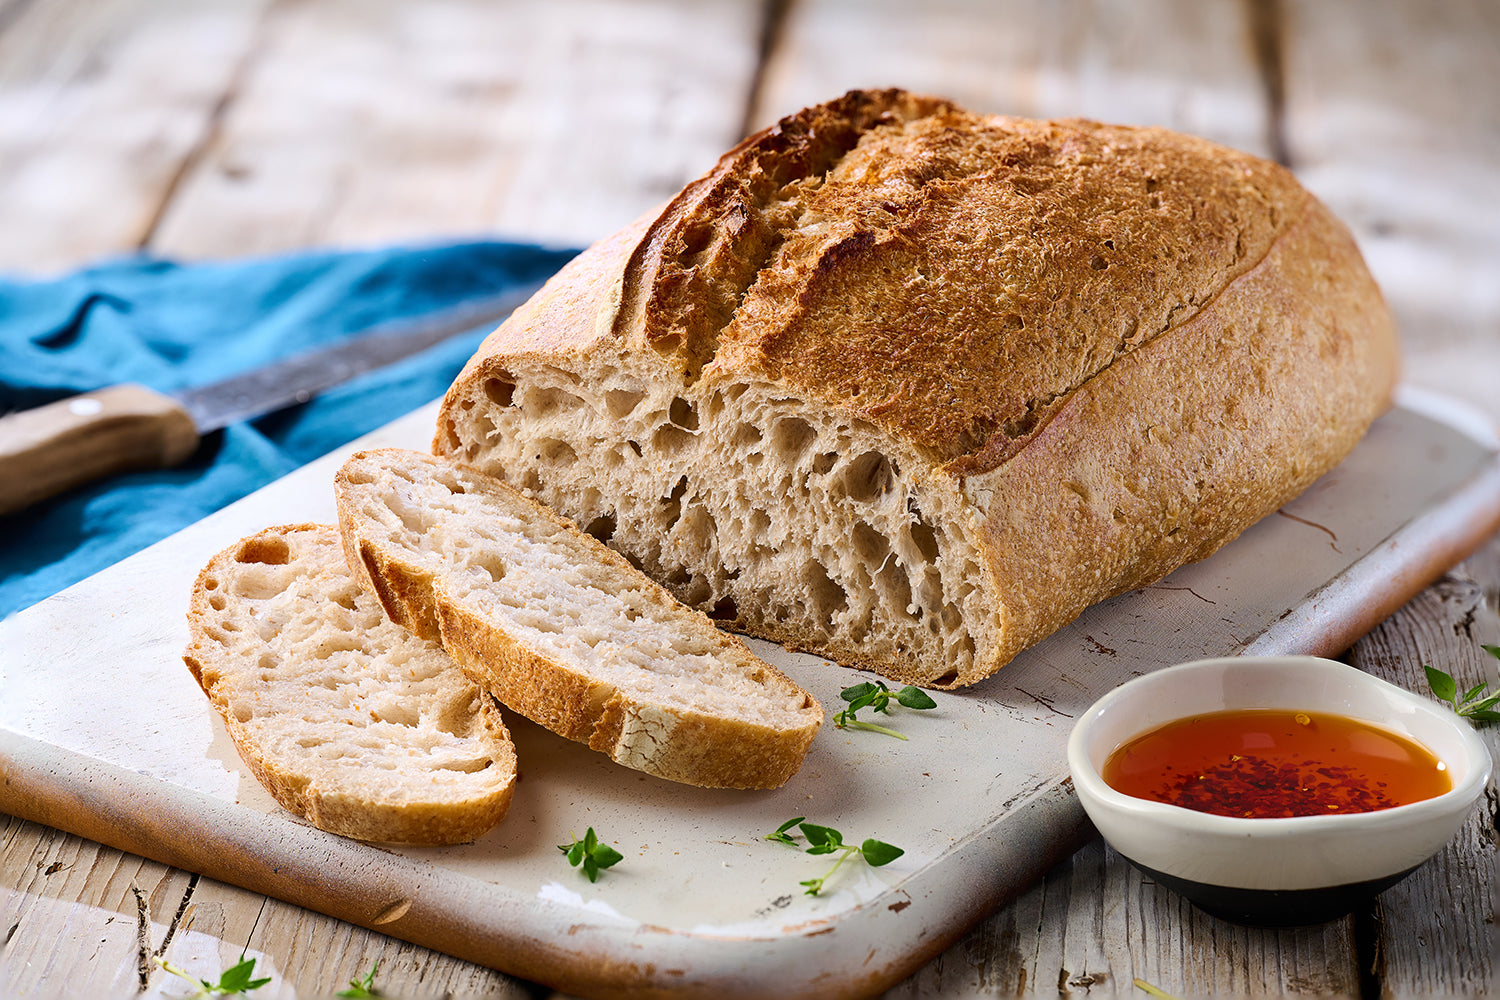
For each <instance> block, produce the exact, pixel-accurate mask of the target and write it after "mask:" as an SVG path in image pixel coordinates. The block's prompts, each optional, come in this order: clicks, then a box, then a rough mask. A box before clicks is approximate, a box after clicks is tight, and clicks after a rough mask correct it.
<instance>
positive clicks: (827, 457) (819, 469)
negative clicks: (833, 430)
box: [812, 451, 839, 476]
mask: <svg viewBox="0 0 1500 1000" xmlns="http://www.w3.org/2000/svg"><path fill="white" fill-rule="evenodd" d="M838 460H839V454H838V452H836V451H825V452H824V453H823V454H821V455H815V456H813V460H812V470H813V472H815V473H817V474H818V475H820V476H825V475H827V474H828V470H830V469H832V468H833V465H834V463H835V462H837V461H838Z"/></svg>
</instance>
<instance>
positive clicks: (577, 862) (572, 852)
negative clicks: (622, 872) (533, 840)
mask: <svg viewBox="0 0 1500 1000" xmlns="http://www.w3.org/2000/svg"><path fill="white" fill-rule="evenodd" d="M569 836H571V837H573V842H572V843H571V844H558V845H557V849H558V850H559V851H562V852H563V854H565V855H567V858H568V864H570V865H572V866H573V867H574V868H578V867H582V868H583V874H584V875H586V876H588V880H589V881H590V882H597V881H599V872H600V871H601V870H603V869H605V868H608V867H610V866H611V865H614V864H616V863H618V862H619V861H621V860H623V859H624V857H625V856H624V855H623V854H621V853H620V852H619V851H617V850H615V849H614V848H613V847H610V846H609V845H608V844H606V843H603V842H602V841H600V840H599V836H598V834H596V833H594V828H593V827H589V829H588V832H587V833H585V834H584V835H583V839H582V840H579V839H578V837H577V835H576V834H569Z"/></svg>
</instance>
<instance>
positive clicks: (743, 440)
mask: <svg viewBox="0 0 1500 1000" xmlns="http://www.w3.org/2000/svg"><path fill="white" fill-rule="evenodd" d="M763 436H764V435H762V434H761V432H760V428H759V427H756V426H755V425H754V424H739V425H738V426H736V427H735V429H734V432H733V433H732V434H730V435H729V443H730V445H731V446H733V447H735V448H740V449H744V448H749V447H750V446H751V445H753V444H759V443H760V439H761V438H762V437H763Z"/></svg>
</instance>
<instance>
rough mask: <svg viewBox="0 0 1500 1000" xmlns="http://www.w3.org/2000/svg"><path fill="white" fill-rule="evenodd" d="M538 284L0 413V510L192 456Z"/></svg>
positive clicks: (475, 320)
mask: <svg viewBox="0 0 1500 1000" xmlns="http://www.w3.org/2000/svg"><path fill="white" fill-rule="evenodd" d="M540 287H541V283H540V282H537V283H534V284H527V285H523V286H521V287H518V288H514V289H511V290H510V291H507V292H504V293H502V294H500V295H496V296H494V297H493V298H489V299H483V300H480V301H479V302H474V303H470V304H466V305H463V306H456V307H453V308H450V309H446V310H442V311H439V312H436V313H431V314H428V315H426V316H421V317H418V318H416V319H406V320H401V321H397V322H394V323H388V324H382V325H379V326H375V327H372V328H371V329H369V330H367V331H365V332H364V333H361V334H359V335H357V336H354V337H352V338H350V339H348V340H343V341H340V342H339V343H336V344H333V345H331V346H328V347H324V348H320V349H318V350H314V351H309V352H307V353H305V354H299V355H295V356H293V357H290V358H286V359H285V360H282V361H277V362H274V363H272V364H269V365H266V366H264V367H262V368H256V369H253V370H251V371H247V372H244V373H242V374H239V375H233V376H231V377H229V378H227V379H224V380H223V381H220V382H215V383H213V384H211V385H204V386H199V387H197V388H193V389H181V390H177V391H174V392H157V391H156V390H154V389H149V388H147V387H146V386H143V385H136V384H134V383H122V384H120V385H112V386H108V387H106V388H103V389H96V390H94V391H92V392H85V393H82V394H81V395H77V396H70V397H68V398H66V399H60V400H57V401H56V402H52V403H47V404H45V405H43V406H38V407H36V408H34V409H30V410H22V411H19V412H16V413H11V414H7V415H5V416H3V417H0V514H10V513H13V512H15V511H18V510H21V509H22V508H24V507H27V506H29V505H30V504H33V503H36V502H37V501H39V500H43V499H45V498H47V497H50V496H55V495H56V494H58V493H61V492H63V491H64V490H67V489H71V488H72V487H74V486H78V485H80V484H82V483H86V482H89V481H91V480H94V479H102V478H104V477H105V476H110V475H114V474H116V473H120V472H128V471H132V470H137V469H152V468H168V467H170V466H173V465H176V464H177V463H179V462H183V461H186V460H187V458H188V456H190V455H192V454H193V452H195V451H196V450H197V449H198V442H199V440H200V439H201V438H202V437H203V436H204V435H205V434H209V433H211V432H213V431H216V430H219V429H220V428H223V427H228V426H229V425H230V424H234V423H239V422H240V421H244V420H252V419H254V418H255V417H260V416H264V415H265V414H267V413H272V412H274V411H276V410H280V409H283V408H284V407H288V406H293V405H295V404H297V403H305V402H307V401H308V400H309V399H311V398H312V397H313V396H315V395H317V394H318V393H319V392H321V391H323V390H324V389H327V388H329V387H330V386H334V385H337V384H338V383H340V382H343V381H345V380H347V379H350V378H353V377H354V376H356V375H360V374H362V373H364V372H367V371H371V370H373V369H376V368H380V367H383V366H385V365H388V364H391V363H392V362H395V361H399V360H401V359H402V358H404V357H407V356H408V355H411V354H415V353H416V352H418V351H420V350H423V349H424V348H427V347H431V346H433V345H434V344H437V343H440V342H441V341H443V340H446V339H448V338H449V337H453V336H457V335H458V334H460V333H465V332H467V331H469V330H473V329H474V328H476V327H479V326H482V325H486V324H490V325H493V324H496V323H498V322H499V321H500V320H501V319H503V318H504V317H505V316H507V315H509V314H510V313H511V312H512V311H513V310H514V309H515V308H516V307H517V306H519V305H520V304H521V303H523V302H525V301H526V300H527V299H529V298H530V297H531V296H532V295H533V294H534V293H535V292H536V291H537V289H539V288H540Z"/></svg>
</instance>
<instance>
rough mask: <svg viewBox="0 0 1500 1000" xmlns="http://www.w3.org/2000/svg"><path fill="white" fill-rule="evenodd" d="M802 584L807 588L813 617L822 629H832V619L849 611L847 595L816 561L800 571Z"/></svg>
mask: <svg viewBox="0 0 1500 1000" xmlns="http://www.w3.org/2000/svg"><path fill="white" fill-rule="evenodd" d="M802 584H803V586H804V587H806V588H807V596H808V602H809V604H810V605H811V608H810V610H811V611H812V614H813V617H814V618H815V619H816V620H817V623H818V624H819V625H820V626H822V627H823V628H829V629H831V628H833V626H834V619H835V618H836V617H837V616H838V615H839V614H841V613H843V612H845V611H847V610H849V595H848V594H846V593H844V588H843V587H840V586H839V585H838V584H837V583H835V582H834V581H833V578H832V577H830V576H829V575H828V569H827V567H825V566H824V565H823V564H822V563H820V562H817V561H816V560H814V561H811V562H809V563H807V565H806V566H804V567H803V570H802Z"/></svg>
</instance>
